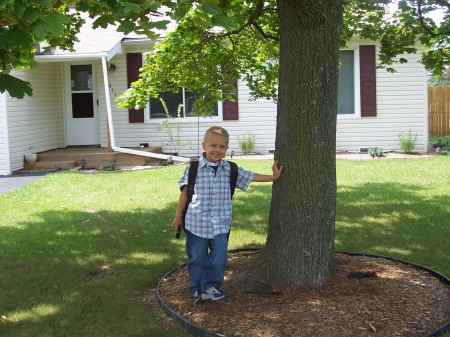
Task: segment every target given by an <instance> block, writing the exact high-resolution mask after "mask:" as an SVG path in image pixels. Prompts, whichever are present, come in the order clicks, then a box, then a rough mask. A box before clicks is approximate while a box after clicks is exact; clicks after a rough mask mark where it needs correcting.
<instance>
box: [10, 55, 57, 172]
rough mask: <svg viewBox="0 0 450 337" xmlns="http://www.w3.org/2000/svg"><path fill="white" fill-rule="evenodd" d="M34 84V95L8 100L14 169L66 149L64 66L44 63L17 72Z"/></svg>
mask: <svg viewBox="0 0 450 337" xmlns="http://www.w3.org/2000/svg"><path fill="white" fill-rule="evenodd" d="M14 74H15V75H16V76H17V77H19V78H21V79H23V80H25V81H28V82H30V83H31V86H32V88H33V96H32V97H29V96H25V97H24V98H23V99H20V100H19V99H15V98H11V97H9V96H7V97H8V101H7V114H8V133H9V147H10V153H11V169H12V170H13V171H14V170H17V169H20V168H22V167H23V163H24V161H23V156H24V154H25V153H27V152H28V151H31V152H33V153H35V152H41V151H46V150H50V149H54V148H58V147H63V146H64V129H63V114H62V111H63V107H62V91H61V90H62V89H61V87H62V86H61V65H60V64H59V63H44V64H40V65H39V66H38V67H37V68H33V69H31V70H28V71H26V72H25V71H20V72H19V71H18V72H15V73H14ZM30 147H31V149H30Z"/></svg>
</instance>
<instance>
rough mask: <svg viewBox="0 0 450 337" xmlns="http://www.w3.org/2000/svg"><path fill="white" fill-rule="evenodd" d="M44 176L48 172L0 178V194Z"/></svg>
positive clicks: (18, 174)
mask: <svg viewBox="0 0 450 337" xmlns="http://www.w3.org/2000/svg"><path fill="white" fill-rule="evenodd" d="M46 174H48V172H38V173H17V174H12V175H9V176H0V194H4V193H6V192H9V191H12V190H14V189H16V188H19V187H22V186H25V185H27V184H29V183H32V182H33V181H35V180H36V179H39V178H42V177H43V176H45V175H46Z"/></svg>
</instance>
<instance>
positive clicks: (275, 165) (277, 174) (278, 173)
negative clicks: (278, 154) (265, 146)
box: [272, 160, 284, 181]
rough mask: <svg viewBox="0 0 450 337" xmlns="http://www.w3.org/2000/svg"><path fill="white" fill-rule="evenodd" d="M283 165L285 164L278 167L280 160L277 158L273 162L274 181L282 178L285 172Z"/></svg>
mask: <svg viewBox="0 0 450 337" xmlns="http://www.w3.org/2000/svg"><path fill="white" fill-rule="evenodd" d="M283 167H284V166H280V167H278V160H276V161H275V162H274V163H273V165H272V174H273V178H274V179H273V181H277V180H278V179H279V178H280V176H281V173H282V172H283Z"/></svg>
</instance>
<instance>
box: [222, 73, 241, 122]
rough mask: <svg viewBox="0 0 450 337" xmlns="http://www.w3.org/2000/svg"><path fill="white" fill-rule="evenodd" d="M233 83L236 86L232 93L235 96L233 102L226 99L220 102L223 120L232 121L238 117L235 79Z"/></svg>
mask: <svg viewBox="0 0 450 337" xmlns="http://www.w3.org/2000/svg"><path fill="white" fill-rule="evenodd" d="M233 85H234V87H235V88H236V93H235V94H234V96H235V99H234V102H231V101H230V100H228V99H226V100H225V101H223V103H222V113H223V120H224V121H232V120H238V119H239V109H238V92H237V81H234V82H233Z"/></svg>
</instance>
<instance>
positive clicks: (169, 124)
mask: <svg viewBox="0 0 450 337" xmlns="http://www.w3.org/2000/svg"><path fill="white" fill-rule="evenodd" d="M159 100H160V101H161V104H162V106H163V109H164V113H165V115H166V118H165V119H164V120H163V121H162V122H161V124H160V125H159V127H158V130H163V131H165V133H166V135H167V138H168V139H169V142H168V143H167V144H166V145H167V146H168V147H169V148H170V152H173V153H176V154H177V155H178V154H179V152H180V150H181V149H182V148H184V147H186V146H189V145H190V142H189V141H187V140H182V139H181V125H182V124H184V123H185V122H184V121H183V119H182V118H181V109H182V108H183V104H179V105H178V108H177V117H176V118H175V119H173V117H172V115H171V114H170V112H169V109H168V108H167V104H166V102H164V100H163V99H162V97H160V98H159Z"/></svg>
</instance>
